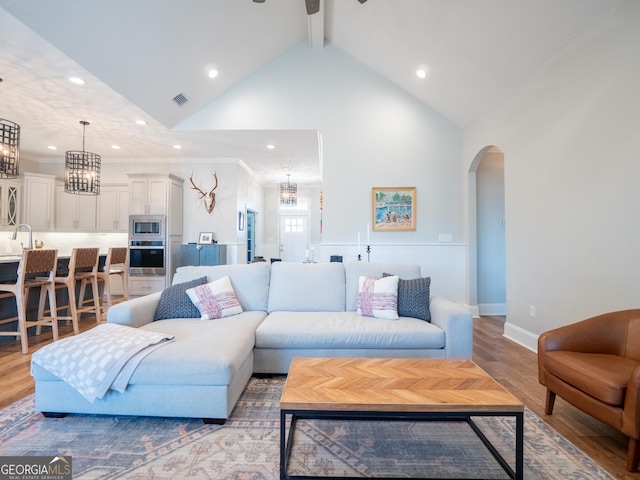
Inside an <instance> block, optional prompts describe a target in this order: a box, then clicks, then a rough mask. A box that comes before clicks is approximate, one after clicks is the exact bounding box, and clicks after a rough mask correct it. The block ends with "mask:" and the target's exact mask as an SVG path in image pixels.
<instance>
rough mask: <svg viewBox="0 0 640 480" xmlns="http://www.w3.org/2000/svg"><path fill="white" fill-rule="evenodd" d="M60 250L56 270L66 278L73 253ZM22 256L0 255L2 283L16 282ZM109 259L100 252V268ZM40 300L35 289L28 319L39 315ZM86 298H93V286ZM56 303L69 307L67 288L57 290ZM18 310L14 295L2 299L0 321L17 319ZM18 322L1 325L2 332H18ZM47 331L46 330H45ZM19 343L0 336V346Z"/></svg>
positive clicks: (28, 304)
mask: <svg viewBox="0 0 640 480" xmlns="http://www.w3.org/2000/svg"><path fill="white" fill-rule="evenodd" d="M65 250H66V251H63V250H60V249H59V250H58V253H59V256H58V262H57V269H56V276H61V277H62V276H66V275H67V274H68V273H69V259H70V257H71V251H69V250H67V249H65ZM20 258H21V256H20V255H19V254H0V282H2V283H12V282H15V281H16V280H17V278H18V265H19V263H20ZM106 258H107V254H106V252H104V253H103V252H100V261H99V268H100V269H102V268H103V267H104V263H105V260H106ZM79 292H80V286H79V284H78V287H77V288H76V295H79ZM39 298H40V291H39V289H34V291H32V292H29V299H28V301H27V318H29V319H33V318H36V316H37V315H38V302H39ZM85 298H87V299H90V298H92V291H91V285H87V289H86V292H85ZM56 302H57V304H58V305H67V303H68V295H67V290H66V288H60V289H57V290H56ZM17 315H18V310H17V307H16V300H15V297H14V296H13V295H8V296H6V297H4V298H0V319H5V318H13V317H17ZM17 323H18V320H17V319H16V320H15V322H9V323H6V324H2V325H0V331H5V332H6V331H15V330H17V328H18V327H17ZM35 330H36V329H35V327H31V328H29V329H28V334H29V336H31V335H35ZM44 331H46V329H45V330H44ZM14 341H19V340H18V337H10V336H8V337H5V336H0V345H2V344H5V343H9V342H14Z"/></svg>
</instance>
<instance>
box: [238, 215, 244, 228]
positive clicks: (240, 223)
mask: <svg viewBox="0 0 640 480" xmlns="http://www.w3.org/2000/svg"><path fill="white" fill-rule="evenodd" d="M238 230H244V213H242V212H238Z"/></svg>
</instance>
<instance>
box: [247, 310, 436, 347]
mask: <svg viewBox="0 0 640 480" xmlns="http://www.w3.org/2000/svg"><path fill="white" fill-rule="evenodd" d="M444 341H445V338H444V331H443V330H442V329H441V328H439V327H437V326H436V325H433V324H431V323H428V322H424V321H422V320H418V319H417V318H409V317H400V318H399V319H398V320H396V321H392V322H390V321H389V320H385V319H381V318H373V317H363V316H361V315H358V314H357V313H355V312H273V313H270V314H269V316H268V317H267V318H266V319H265V320H264V321H263V322H262V323H261V324H260V326H259V327H258V328H257V330H256V348H281V349H288V348H297V349H310V348H313V349H318V348H342V349H366V348H370V349H378V348H379V349H390V348H393V349H403V348H404V349H415V348H418V349H428V348H444Z"/></svg>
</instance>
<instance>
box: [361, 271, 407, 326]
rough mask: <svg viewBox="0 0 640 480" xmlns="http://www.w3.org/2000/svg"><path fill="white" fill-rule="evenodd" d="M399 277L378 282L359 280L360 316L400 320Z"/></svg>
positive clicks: (363, 278)
mask: <svg viewBox="0 0 640 480" xmlns="http://www.w3.org/2000/svg"><path fill="white" fill-rule="evenodd" d="M398 280H399V277H398V276H397V275H392V276H390V277H384V278H380V279H378V280H376V279H375V278H372V277H364V276H363V277H360V278H359V279H358V304H357V312H358V315H363V316H365V317H375V318H385V319H387V320H397V319H398Z"/></svg>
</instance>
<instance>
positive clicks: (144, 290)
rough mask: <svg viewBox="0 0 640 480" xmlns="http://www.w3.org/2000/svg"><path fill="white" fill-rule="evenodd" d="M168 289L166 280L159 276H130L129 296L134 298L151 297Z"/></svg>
mask: <svg viewBox="0 0 640 480" xmlns="http://www.w3.org/2000/svg"><path fill="white" fill-rule="evenodd" d="M165 288H166V278H165V277H164V276H158V275H139V276H136V275H129V294H130V295H132V296H142V295H149V294H150V293H155V292H161V291H162V290H164V289H165Z"/></svg>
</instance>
